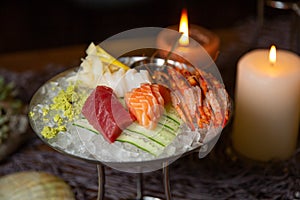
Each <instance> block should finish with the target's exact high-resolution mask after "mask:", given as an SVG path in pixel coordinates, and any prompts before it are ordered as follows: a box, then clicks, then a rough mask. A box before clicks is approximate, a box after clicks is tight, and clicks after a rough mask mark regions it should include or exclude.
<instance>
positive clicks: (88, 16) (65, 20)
mask: <svg viewBox="0 0 300 200" xmlns="http://www.w3.org/2000/svg"><path fill="white" fill-rule="evenodd" d="M183 7H186V8H187V9H188V15H189V21H190V23H193V24H197V25H201V26H204V27H206V28H209V29H222V28H227V27H231V26H234V25H235V24H237V23H240V22H241V21H243V20H245V19H246V18H247V17H249V16H255V15H256V1H255V0H242V1H241V0H226V1H221V0H218V1H211V0H210V1H204V0H187V1H183V0H162V1H158V0H43V1H40V0H26V1H24V0H0V53H9V52H15V51H21V50H31V49H43V48H51V47H59V46H65V45H72V44H82V43H86V44H88V43H90V42H91V41H93V42H96V43H97V42H101V41H102V40H104V39H106V38H107V37H109V36H112V35H114V34H116V33H119V32H121V31H125V30H128V29H131V28H138V27H144V26H156V27H166V26H170V25H173V24H178V23H179V18H180V14H181V9H182V8H183Z"/></svg>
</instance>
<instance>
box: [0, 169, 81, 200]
mask: <svg viewBox="0 0 300 200" xmlns="http://www.w3.org/2000/svg"><path fill="white" fill-rule="evenodd" d="M0 199H1V200H20V199H22V200H75V197H74V194H73V192H72V190H71V187H70V186H69V185H68V184H67V183H66V182H64V181H63V180H62V179H61V178H59V177H57V176H54V175H51V174H48V173H45V172H34V171H29V172H17V173H13V174H9V175H5V176H3V177H1V178H0Z"/></svg>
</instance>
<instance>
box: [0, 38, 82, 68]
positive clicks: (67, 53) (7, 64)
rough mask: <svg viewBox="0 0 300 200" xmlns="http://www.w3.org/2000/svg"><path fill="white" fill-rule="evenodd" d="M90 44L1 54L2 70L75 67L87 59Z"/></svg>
mask: <svg viewBox="0 0 300 200" xmlns="http://www.w3.org/2000/svg"><path fill="white" fill-rule="evenodd" d="M87 46H88V44H80V45H74V46H66V47H58V48H53V49H41V50H32V51H25V52H15V53H9V54H0V68H6V69H9V70H12V71H16V72H24V71H27V70H36V71H40V70H42V69H43V66H46V65H48V64H49V63H51V64H53V65H59V66H66V67H74V66H78V65H79V64H80V62H81V60H80V59H81V58H84V57H85V49H86V48H87Z"/></svg>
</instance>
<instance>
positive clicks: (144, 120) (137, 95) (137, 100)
mask: <svg viewBox="0 0 300 200" xmlns="http://www.w3.org/2000/svg"><path fill="white" fill-rule="evenodd" d="M160 87H163V86H160V85H158V84H148V83H145V84H141V86H140V88H136V89H133V90H132V91H131V92H128V93H126V95H125V102H126V104H127V107H128V109H129V111H130V112H131V113H132V114H133V115H134V116H135V117H136V119H137V121H138V123H139V124H140V125H142V126H144V127H146V128H148V129H154V128H155V127H156V124H157V122H158V120H159V118H160V117H161V115H162V113H163V111H164V104H165V99H164V98H163V96H166V97H168V98H169V99H170V94H161V93H160ZM161 91H164V92H165V93H167V92H169V91H168V90H167V89H164V90H161ZM168 101H170V100H168Z"/></svg>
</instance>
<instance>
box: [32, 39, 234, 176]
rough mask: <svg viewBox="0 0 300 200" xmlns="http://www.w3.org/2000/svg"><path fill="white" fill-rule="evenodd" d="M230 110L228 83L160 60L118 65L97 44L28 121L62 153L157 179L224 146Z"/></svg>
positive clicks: (39, 97) (48, 86)
mask: <svg viewBox="0 0 300 200" xmlns="http://www.w3.org/2000/svg"><path fill="white" fill-rule="evenodd" d="M230 106H231V105H230V98H229V96H228V94H227V92H226V90H225V87H224V85H223V83H222V82H220V81H219V80H218V79H217V78H215V76H213V75H212V74H211V73H209V72H207V71H205V70H202V69H200V68H198V67H193V66H192V65H189V64H187V63H182V62H178V61H174V60H168V59H163V58H159V57H143V56H140V57H120V58H114V57H113V56H112V55H111V54H110V53H108V52H107V51H106V50H105V49H104V48H102V47H101V46H100V45H95V44H93V43H91V44H90V45H89V47H88V48H87V50H86V57H85V58H83V59H82V62H81V64H80V66H79V67H77V68H72V69H70V70H67V71H66V72H63V73H61V74H59V75H57V76H56V77H54V78H52V79H51V80H49V81H47V82H46V83H45V84H44V85H43V86H42V87H41V88H40V89H39V90H38V91H37V92H36V93H35V95H34V96H33V98H32V101H31V103H30V112H29V118H30V123H31V126H32V127H33V129H34V131H35V132H36V133H37V134H38V136H39V137H40V138H41V139H42V140H43V141H45V142H46V143H47V144H49V145H50V146H51V147H53V148H55V149H56V150H58V151H60V152H64V153H66V154H69V155H72V156H75V157H79V158H83V159H86V160H89V161H95V162H101V163H105V164H108V165H110V166H112V167H113V168H117V169H121V170H125V171H135V170H139V171H145V170H144V169H143V167H145V168H147V170H146V171H151V170H156V169H158V168H159V167H160V168H162V167H163V166H162V164H163V163H164V162H165V161H174V160H176V159H177V158H179V157H180V156H181V155H183V154H185V153H187V152H191V151H194V150H195V149H198V150H199V149H201V147H203V146H204V145H205V144H209V143H210V142H211V141H213V140H214V139H215V138H218V137H219V135H220V133H221V131H222V129H223V128H224V126H225V125H226V123H227V121H228V118H229V115H230ZM152 164H153V166H152Z"/></svg>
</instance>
